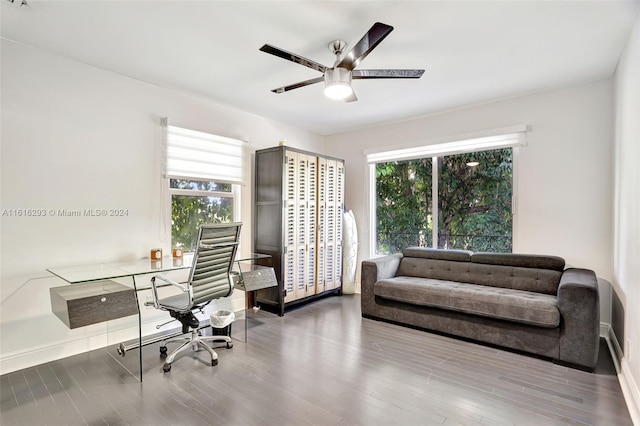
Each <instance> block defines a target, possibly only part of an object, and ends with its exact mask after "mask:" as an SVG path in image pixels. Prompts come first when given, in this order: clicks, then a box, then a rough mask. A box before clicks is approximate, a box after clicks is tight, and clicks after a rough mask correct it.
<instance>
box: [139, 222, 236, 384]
mask: <svg viewBox="0 0 640 426" xmlns="http://www.w3.org/2000/svg"><path fill="white" fill-rule="evenodd" d="M241 226H242V224H241V223H216V224H208V225H201V226H200V229H199V230H198V245H197V247H196V252H195V253H194V256H193V264H192V265H191V271H190V272H189V279H188V280H187V282H186V283H185V284H179V283H177V282H175V281H172V280H170V279H168V278H165V277H163V276H162V275H154V276H153V277H151V287H152V292H151V295H152V296H153V302H152V303H145V305H153V306H154V307H155V308H156V309H162V310H165V311H168V312H169V314H170V315H171V317H173V318H175V319H177V320H178V321H180V322H181V323H182V334H187V333H190V336H188V337H186V336H185V337H178V338H172V339H168V340H164V341H162V343H161V344H160V354H161V355H165V356H166V355H167V344H168V343H172V342H181V343H182V344H181V345H180V346H178V348H177V349H175V350H174V351H173V352H171V353H170V354H169V355H168V356H166V359H165V363H164V365H163V366H162V370H163V371H164V372H165V373H166V372H168V371H170V370H171V364H172V363H173V361H174V359H175V358H176V356H177V355H178V354H179V353H181V352H182V351H185V350H187V349H189V348H192V349H193V350H194V351H195V350H197V349H198V348H202V349H204V350H206V351H207V352H209V354H210V355H211V365H212V366H214V365H217V364H218V354H217V353H216V352H215V351H214V350H213V349H212V348H211V347H209V346H208V345H207V344H206V342H208V341H223V342H226V344H227V349H231V348H232V347H233V343H232V342H231V338H230V337H229V336H200V333H199V328H200V322H199V320H198V319H197V318H196V317H195V315H194V311H200V312H202V311H203V309H204V307H205V306H206V305H208V304H209V303H210V302H211V301H212V300H215V299H219V298H221V297H227V296H229V295H231V293H232V292H233V279H232V275H231V268H232V266H233V262H234V260H235V257H236V251H237V250H238V244H239V240H240V228H241ZM156 280H160V281H162V282H165V283H167V284H171V285H172V286H174V287H177V288H179V289H180V290H181V293H179V294H176V295H174V296H168V297H164V298H162V299H161V298H159V297H158V288H157V285H156Z"/></svg>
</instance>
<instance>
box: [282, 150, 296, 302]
mask: <svg viewBox="0 0 640 426" xmlns="http://www.w3.org/2000/svg"><path fill="white" fill-rule="evenodd" d="M284 168H285V176H284V180H283V185H284V188H283V191H282V195H283V200H282V201H283V206H284V212H283V214H284V247H283V251H284V258H283V262H282V263H283V268H282V281H283V286H284V290H285V293H286V296H285V298H284V302H285V303H287V302H291V301H292V300H295V298H296V297H295V294H296V292H295V266H296V264H295V256H296V153H295V152H288V151H286V152H285V167H284Z"/></svg>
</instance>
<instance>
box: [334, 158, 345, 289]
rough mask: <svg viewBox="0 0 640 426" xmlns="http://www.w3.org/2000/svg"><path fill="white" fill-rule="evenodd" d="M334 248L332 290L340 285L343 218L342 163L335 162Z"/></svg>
mask: <svg viewBox="0 0 640 426" xmlns="http://www.w3.org/2000/svg"><path fill="white" fill-rule="evenodd" d="M335 203H336V225H335V226H336V248H335V255H336V257H335V267H334V288H337V287H340V286H341V284H342V254H343V253H342V252H343V237H342V225H343V222H344V221H343V216H344V163H343V162H341V161H337V162H336V194H335Z"/></svg>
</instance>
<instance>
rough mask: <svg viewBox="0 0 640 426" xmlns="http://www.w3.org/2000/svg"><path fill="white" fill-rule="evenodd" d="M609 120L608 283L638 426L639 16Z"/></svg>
mask: <svg viewBox="0 0 640 426" xmlns="http://www.w3.org/2000/svg"><path fill="white" fill-rule="evenodd" d="M615 114H616V120H615V143H614V170H615V182H614V194H615V199H614V205H613V209H614V212H613V281H612V283H613V286H614V289H615V291H616V293H617V294H618V296H619V297H620V300H621V301H622V303H623V305H624V312H625V316H624V335H625V341H624V342H619V343H620V345H621V346H622V347H623V350H624V358H623V359H622V370H623V378H624V379H625V382H626V383H625V382H623V389H624V385H625V384H626V385H628V391H629V395H630V396H631V398H632V400H633V401H635V402H633V403H631V404H630V403H628V404H627V405H630V407H629V408H630V409H631V410H632V414H633V415H635V421H636V422H638V423H639V424H640V310H639V309H638V305H639V304H640V167H639V164H640V16H639V17H638V18H637V20H636V24H635V27H634V29H633V31H632V33H631V35H630V37H629V40H628V42H627V46H626V48H625V50H624V52H623V55H622V58H621V60H620V63H619V64H618V68H617V70H616V75H615ZM627 399H628V400H629V398H627Z"/></svg>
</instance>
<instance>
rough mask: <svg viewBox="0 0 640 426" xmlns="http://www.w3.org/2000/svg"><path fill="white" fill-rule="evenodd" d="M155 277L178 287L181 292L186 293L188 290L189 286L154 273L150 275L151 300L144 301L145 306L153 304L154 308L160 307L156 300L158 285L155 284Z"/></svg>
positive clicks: (157, 298)
mask: <svg viewBox="0 0 640 426" xmlns="http://www.w3.org/2000/svg"><path fill="white" fill-rule="evenodd" d="M156 278H157V279H159V280H160V281H163V282H165V283H167V284H171V285H172V286H174V287H178V288H179V289H180V291H182V292H183V293H186V292H187V291H189V288H188V287H187V286H185V285H183V284H180V283H177V282H175V281H173V280H170V279H169V278H166V277H163V276H162V275H154V276H152V277H151V295H152V296H153V302H144V305H145V306H153V307H154V308H156V309H159V308H160V304H159V302H158V301H159V300H160V298H159V297H158V287H157V286H156Z"/></svg>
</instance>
